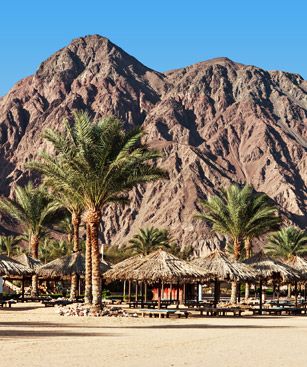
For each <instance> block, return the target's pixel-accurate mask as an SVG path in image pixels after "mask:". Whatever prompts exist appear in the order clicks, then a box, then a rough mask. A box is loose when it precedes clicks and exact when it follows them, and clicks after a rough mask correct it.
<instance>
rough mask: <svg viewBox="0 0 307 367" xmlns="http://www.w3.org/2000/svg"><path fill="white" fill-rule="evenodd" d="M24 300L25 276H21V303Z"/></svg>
mask: <svg viewBox="0 0 307 367" xmlns="http://www.w3.org/2000/svg"><path fill="white" fill-rule="evenodd" d="M24 301H25V278H24V276H23V277H22V281H21V302H22V303H23V302H24Z"/></svg>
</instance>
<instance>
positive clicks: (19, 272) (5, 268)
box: [0, 255, 33, 276]
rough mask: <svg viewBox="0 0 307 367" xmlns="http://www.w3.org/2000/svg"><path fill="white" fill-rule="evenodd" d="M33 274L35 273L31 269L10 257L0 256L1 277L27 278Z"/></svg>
mask: <svg viewBox="0 0 307 367" xmlns="http://www.w3.org/2000/svg"><path fill="white" fill-rule="evenodd" d="M31 274H33V271H32V270H31V269H30V268H28V267H26V266H24V265H22V264H21V263H20V262H18V261H16V260H14V259H12V258H10V257H8V256H5V255H0V276H3V275H6V276H26V275H31Z"/></svg>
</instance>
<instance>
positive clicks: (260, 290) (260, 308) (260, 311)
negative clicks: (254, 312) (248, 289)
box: [259, 279, 262, 315]
mask: <svg viewBox="0 0 307 367" xmlns="http://www.w3.org/2000/svg"><path fill="white" fill-rule="evenodd" d="M259 295H260V299H259V315H262V279H260V284H259Z"/></svg>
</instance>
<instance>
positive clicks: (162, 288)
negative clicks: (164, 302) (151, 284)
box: [161, 282, 164, 299]
mask: <svg viewBox="0 0 307 367" xmlns="http://www.w3.org/2000/svg"><path fill="white" fill-rule="evenodd" d="M161 299H164V282H162V285H161Z"/></svg>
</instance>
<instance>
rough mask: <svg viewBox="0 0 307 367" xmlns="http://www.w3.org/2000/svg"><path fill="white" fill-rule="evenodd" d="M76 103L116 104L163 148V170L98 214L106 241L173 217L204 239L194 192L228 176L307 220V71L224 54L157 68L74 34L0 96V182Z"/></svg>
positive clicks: (207, 236)
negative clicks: (126, 200)
mask: <svg viewBox="0 0 307 367" xmlns="http://www.w3.org/2000/svg"><path fill="white" fill-rule="evenodd" d="M75 109H83V110H87V111H89V112H90V113H92V114H93V115H96V116H97V117H99V116H102V115H111V114H112V115H116V116H118V117H119V118H121V119H122V120H123V122H124V124H125V126H127V128H129V127H130V126H133V125H139V124H141V125H143V126H144V129H145V130H146V132H147V135H146V139H147V141H148V143H150V144H151V145H152V146H155V147H158V148H160V149H162V150H163V151H164V153H165V158H163V161H162V165H163V166H164V167H165V168H166V169H167V170H168V171H169V173H170V180H168V181H161V182H157V183H154V184H150V185H148V186H146V187H139V188H138V189H136V190H135V192H134V193H133V194H132V195H131V205H130V206H128V207H126V208H124V209H122V208H116V207H112V208H108V209H106V211H105V213H104V222H103V228H104V235H105V242H106V243H107V244H122V243H124V242H125V241H127V239H128V238H129V237H130V236H131V235H132V234H133V233H135V232H136V231H137V230H138V228H139V227H141V226H142V227H143V226H150V225H157V226H161V227H164V228H169V229H170V230H171V231H172V233H173V236H174V237H175V238H177V239H178V240H179V241H180V242H181V244H182V245H183V246H184V245H187V244H192V245H193V246H195V248H199V249H205V248H206V242H207V241H208V240H209V241H210V240H212V238H213V235H212V233H211V232H210V230H209V229H208V227H206V226H205V225H204V224H203V223H199V222H197V221H195V219H194V218H193V216H194V214H195V211H196V209H197V207H198V198H203V197H206V196H207V195H208V194H212V193H217V192H218V190H219V188H220V187H223V186H227V185H228V184H229V183H231V182H239V183H243V182H248V183H250V184H252V185H253V186H254V187H255V189H256V190H258V191H262V192H266V193H267V194H268V195H269V196H270V197H271V198H273V199H274V200H275V201H276V202H277V203H278V204H279V205H280V208H281V210H282V211H283V212H284V213H285V215H286V216H287V217H288V218H289V220H290V221H293V222H295V223H296V224H298V225H300V226H306V224H307V209H306V203H307V196H306V195H307V194H306V185H307V153H306V151H307V81H305V80H303V78H302V77H301V76H299V75H297V74H290V73H286V72H281V71H265V70H263V69H260V68H257V67H254V66H247V65H242V64H238V63H235V62H233V61H231V60H229V59H227V58H218V59H213V60H209V61H205V62H201V63H198V64H195V65H192V66H188V67H186V68H183V69H178V70H173V71H169V72H165V73H160V72H156V71H154V70H151V69H149V68H147V67H146V66H144V65H143V64H141V63H140V62H139V61H138V60H136V59H135V58H133V57H132V56H130V55H128V54H127V53H126V52H124V51H123V50H122V49H120V48H119V47H117V46H116V45H114V44H112V43H111V42H110V41H109V40H108V39H106V38H103V37H100V36H98V35H95V36H87V37H84V38H78V39H75V40H73V41H72V43H71V44H70V45H68V46H67V47H65V48H63V49H61V50H59V51H58V52H56V53H55V54H54V55H52V56H51V57H50V58H49V59H47V60H46V61H44V62H43V63H42V64H41V65H40V67H39V69H38V70H37V72H36V73H35V74H34V75H32V76H30V77H27V78H25V79H23V80H21V81H20V82H18V83H17V84H16V85H15V86H14V87H13V88H12V89H11V90H10V91H9V93H8V94H7V95H6V96H4V97H2V98H1V99H0V164H1V171H0V191H1V193H2V194H8V193H9V191H10V188H11V187H12V186H13V185H14V184H15V183H16V182H21V183H22V182H24V181H25V180H26V179H27V177H26V176H25V173H24V171H23V166H24V163H25V162H26V161H27V160H28V159H29V158H33V157H35V156H36V155H37V152H38V151H39V150H40V149H43V148H45V143H44V142H43V141H42V139H41V133H42V131H43V130H44V128H46V127H53V128H56V129H61V127H62V123H63V119H64V118H65V117H68V118H69V116H70V114H71V111H73V110H75Z"/></svg>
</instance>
